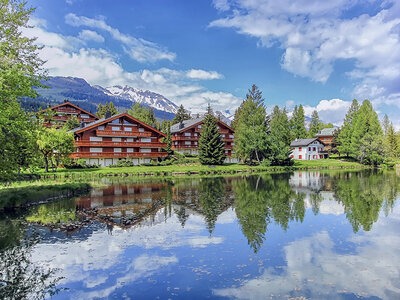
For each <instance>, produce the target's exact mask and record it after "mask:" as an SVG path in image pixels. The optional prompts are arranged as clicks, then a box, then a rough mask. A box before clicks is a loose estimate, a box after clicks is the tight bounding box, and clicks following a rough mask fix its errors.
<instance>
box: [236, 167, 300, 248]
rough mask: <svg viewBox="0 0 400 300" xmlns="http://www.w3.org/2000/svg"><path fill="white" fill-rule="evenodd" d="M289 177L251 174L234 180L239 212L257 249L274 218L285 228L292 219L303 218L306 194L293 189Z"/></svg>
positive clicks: (241, 220)
mask: <svg viewBox="0 0 400 300" xmlns="http://www.w3.org/2000/svg"><path fill="white" fill-rule="evenodd" d="M288 176H289V175H286V174H283V175H277V176H273V177H272V176H271V175H262V176H257V177H253V176H252V177H248V178H246V180H241V181H237V182H234V183H233V190H234V192H235V201H234V206H235V208H236V215H237V218H238V219H239V223H240V225H241V227H242V232H243V234H244V235H245V236H246V238H247V240H248V243H249V245H250V246H251V247H252V248H253V250H254V252H257V251H258V250H259V249H260V247H261V246H262V244H263V241H264V238H265V233H266V231H267V225H268V224H269V223H270V222H272V220H274V221H275V223H277V224H279V225H280V226H281V227H282V228H283V229H284V230H286V229H287V228H288V224H289V221H290V220H300V221H303V218H304V214H305V206H304V195H303V194H300V193H299V194H296V193H295V192H294V191H293V190H292V189H291V188H290V185H289V183H288Z"/></svg>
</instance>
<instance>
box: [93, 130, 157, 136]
mask: <svg viewBox="0 0 400 300" xmlns="http://www.w3.org/2000/svg"><path fill="white" fill-rule="evenodd" d="M96 135H97V136H115V137H126V136H129V137H131V136H133V137H151V132H139V131H124V130H96Z"/></svg>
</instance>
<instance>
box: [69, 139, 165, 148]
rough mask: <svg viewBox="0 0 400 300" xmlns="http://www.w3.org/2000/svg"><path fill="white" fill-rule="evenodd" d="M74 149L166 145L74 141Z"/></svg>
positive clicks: (163, 144)
mask: <svg viewBox="0 0 400 300" xmlns="http://www.w3.org/2000/svg"><path fill="white" fill-rule="evenodd" d="M75 146H76V147H130V148H134V147H141V148H165V147H167V144H166V143H144V142H114V141H76V142H75Z"/></svg>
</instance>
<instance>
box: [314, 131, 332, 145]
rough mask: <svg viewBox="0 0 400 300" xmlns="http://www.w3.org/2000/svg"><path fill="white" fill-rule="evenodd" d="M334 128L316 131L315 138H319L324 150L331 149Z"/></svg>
mask: <svg viewBox="0 0 400 300" xmlns="http://www.w3.org/2000/svg"><path fill="white" fill-rule="evenodd" d="M335 130H336V128H324V129H321V130H320V131H318V133H317V134H316V135H315V137H317V138H319V139H320V140H321V141H322V142H323V143H324V144H325V150H330V149H331V148H332V142H333V138H334V135H335Z"/></svg>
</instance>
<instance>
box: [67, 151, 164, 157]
mask: <svg viewBox="0 0 400 300" xmlns="http://www.w3.org/2000/svg"><path fill="white" fill-rule="evenodd" d="M167 155H168V153H167V152H131V153H128V152H74V153H72V154H71V155H70V157H72V158H79V157H82V158H90V157H93V158H94V157H96V158H97V157H107V158H127V157H166V156H167Z"/></svg>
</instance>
